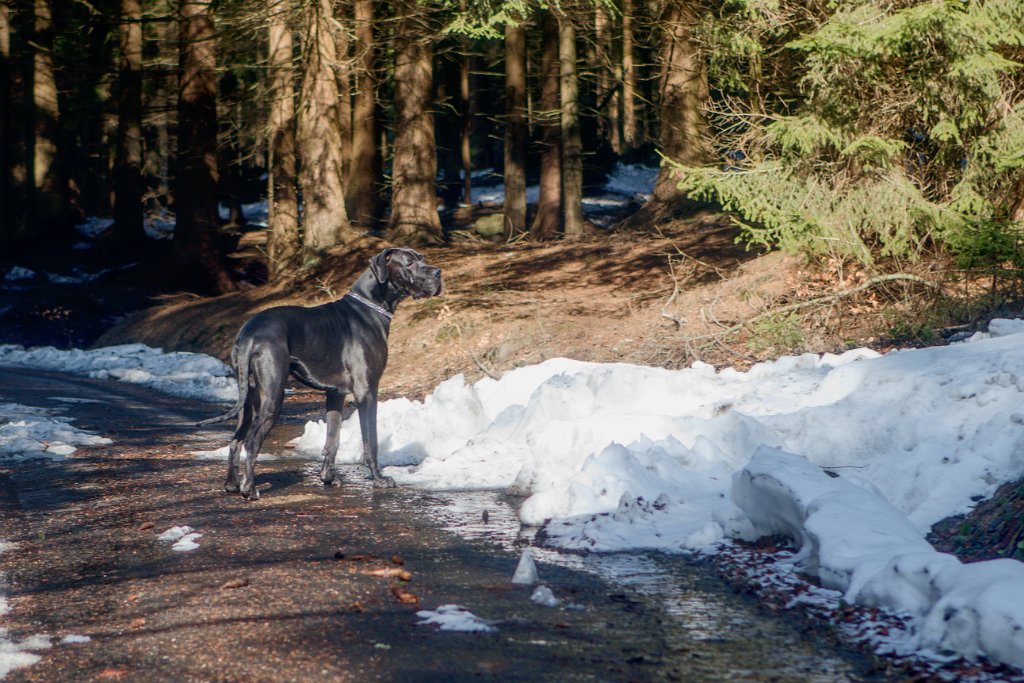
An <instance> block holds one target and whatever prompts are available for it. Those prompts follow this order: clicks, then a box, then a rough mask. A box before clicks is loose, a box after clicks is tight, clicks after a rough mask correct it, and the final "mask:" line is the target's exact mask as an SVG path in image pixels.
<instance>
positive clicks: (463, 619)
mask: <svg viewBox="0 0 1024 683" xmlns="http://www.w3.org/2000/svg"><path fill="white" fill-rule="evenodd" d="M416 616H417V617H419V618H420V621H419V622H418V623H417V625H418V626H429V625H435V626H437V627H438V628H440V629H441V630H442V631H465V632H471V633H490V632H492V631H496V630H497V629H496V628H494V626H492V625H491V623H490V622H488V621H485V620H483V619H481V618H480V617H478V616H476V615H475V614H473V613H472V612H470V611H469V610H467V609H466V608H465V607H462V606H460V605H441V606H440V607H438V608H437V609H436V610H433V611H431V610H420V611H419V612H416Z"/></svg>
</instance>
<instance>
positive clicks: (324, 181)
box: [296, 0, 359, 253]
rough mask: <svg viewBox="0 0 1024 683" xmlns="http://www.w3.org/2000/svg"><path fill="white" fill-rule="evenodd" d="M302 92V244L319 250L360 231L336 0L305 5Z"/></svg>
mask: <svg viewBox="0 0 1024 683" xmlns="http://www.w3.org/2000/svg"><path fill="white" fill-rule="evenodd" d="M305 15H306V16H305V29H304V35H303V42H302V59H303V75H302V93H301V95H300V96H299V110H298V122H297V125H298V129H297V132H296V147H297V152H298V157H299V185H300V187H301V188H302V246H303V249H304V250H306V251H307V252H310V253H318V252H322V251H323V250H325V249H327V248H329V247H333V246H335V245H337V244H343V243H346V242H350V241H352V240H353V239H355V238H356V237H357V236H358V234H359V233H358V232H357V231H356V230H355V229H354V228H353V227H352V225H351V224H350V223H349V220H348V214H347V212H346V210H345V185H344V181H343V179H342V175H341V174H342V155H341V153H342V150H341V130H340V121H339V115H338V79H337V76H336V75H335V72H334V65H335V63H336V62H337V54H336V52H335V50H336V47H337V43H336V42H335V31H334V25H333V18H332V14H331V2H330V0H315V2H313V3H312V4H310V5H308V6H307V7H306V8H305Z"/></svg>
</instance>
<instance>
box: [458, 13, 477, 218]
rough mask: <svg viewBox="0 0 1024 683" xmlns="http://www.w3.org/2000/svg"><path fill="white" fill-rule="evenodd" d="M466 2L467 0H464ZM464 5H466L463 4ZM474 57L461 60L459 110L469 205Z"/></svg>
mask: <svg viewBox="0 0 1024 683" xmlns="http://www.w3.org/2000/svg"><path fill="white" fill-rule="evenodd" d="M463 2H465V0H463ZM463 7H465V6H464V5H463ZM463 46H464V52H466V53H468V52H469V41H468V40H465V41H464V42H463ZM472 59H473V58H472V57H470V56H469V54H464V55H463V56H462V59H461V60H460V61H459V111H460V113H461V115H462V130H461V133H460V137H459V156H460V158H461V161H462V202H463V204H466V205H467V206H471V205H472V204H473V176H472V174H473V150H472V145H471V142H472V137H473V119H474V118H475V117H476V111H475V107H474V103H475V102H476V100H475V99H474V97H473V90H472V89H471V88H470V80H471V78H472V74H471V71H472V68H471V63H472Z"/></svg>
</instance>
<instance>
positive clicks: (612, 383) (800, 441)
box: [297, 320, 1024, 665]
mask: <svg viewBox="0 0 1024 683" xmlns="http://www.w3.org/2000/svg"><path fill="white" fill-rule="evenodd" d="M1022 331H1024V323H1022V322H1021V321H1005V320H1004V321H993V323H992V325H991V328H990V332H989V333H987V334H977V335H975V336H974V337H972V338H971V339H970V340H968V341H966V342H962V343H957V344H953V345H950V346H946V347H936V348H928V349H920V350H907V351H899V352H893V353H889V354H887V355H885V356H880V355H879V354H877V353H875V352H873V351H869V350H865V349H858V350H854V351H849V352H846V353H844V354H841V355H833V354H825V355H822V356H817V355H812V354H805V355H801V356H791V357H785V358H780V359H778V360H776V361H772V362H767V363H761V364H759V365H757V366H755V367H753V368H751V369H750V370H749V371H747V372H739V371H735V370H732V369H726V370H722V371H720V372H716V371H715V370H714V368H712V367H711V366H709V365H705V364H702V363H695V364H694V365H693V367H691V368H688V369H685V370H680V371H671V370H663V369H657V368H647V367H637V366H630V365H622V364H593V363H582V362H578V361H571V360H565V359H555V360H550V361H547V362H545V363H542V364H540V365H536V366H531V367H525V368H520V369H517V370H513V371H510V372H508V373H506V374H505V376H504V377H502V378H501V379H500V380H497V381H495V380H491V379H484V380H481V381H480V382H477V383H476V384H475V385H467V384H466V383H465V382H464V379H463V378H462V377H461V376H457V377H453V378H452V379H450V380H448V381H446V382H444V383H442V384H441V385H440V386H438V387H437V389H436V390H435V391H434V392H433V393H432V394H431V395H430V396H428V397H427V398H426V399H425V400H424V401H423V402H422V403H420V402H415V401H408V400H404V399H399V400H395V401H388V402H386V403H384V404H382V405H381V408H380V418H379V432H380V437H381V461H382V464H385V465H390V466H391V467H390V469H389V470H388V474H389V475H391V476H393V477H394V478H395V479H396V481H398V482H399V483H400V484H405V485H414V486H419V487H426V488H443V489H453V488H464V489H465V488H495V487H498V488H500V487H504V488H507V489H509V490H510V491H512V492H514V493H519V494H522V495H525V496H528V498H527V500H526V502H525V503H524V504H523V506H522V509H521V513H520V515H521V518H522V520H523V521H524V522H525V523H528V524H542V523H545V522H548V525H547V530H546V531H547V534H548V538H549V539H550V540H551V541H552V542H554V543H557V544H560V545H562V546H564V547H568V548H578V549H589V550H622V549H628V548H658V549H663V550H669V551H672V550H675V551H678V550H681V549H685V548H701V547H708V546H709V545H712V544H714V543H715V542H717V541H719V540H721V539H725V538H747V539H751V538H754V537H757V536H760V535H762V534H765V533H774V532H783V533H786V534H788V535H789V536H791V537H793V538H794V539H795V540H797V541H798V542H799V543H800V544H801V548H802V550H801V560H802V562H803V565H804V567H805V569H806V570H807V571H810V572H813V573H816V574H817V575H818V576H820V577H821V579H822V581H823V582H824V583H825V584H826V585H828V586H830V587H833V588H836V589H838V590H842V591H843V592H845V593H846V596H847V598H848V599H850V600H856V601H858V602H861V603H867V604H879V605H889V606H892V607H895V608H898V609H902V610H906V611H908V612H910V613H913V614H915V615H917V617H918V620H917V621H916V622H915V623H916V624H917V625H918V628H917V637H919V639H920V645H921V647H922V648H933V649H934V650H936V651H952V652H957V653H961V654H963V655H966V656H968V657H974V656H977V655H980V654H983V653H984V654H987V655H989V656H991V657H994V658H996V659H1000V660H1002V661H1006V662H1011V663H1015V664H1020V665H1024V565H1021V564H1020V563H1017V562H1014V561H1001V562H989V563H981V564H977V565H972V566H969V567H966V566H962V565H961V564H960V563H959V562H958V561H957V560H956V559H955V558H952V557H950V556H946V555H941V554H939V553H936V552H934V551H933V550H932V548H931V546H930V545H929V544H928V543H927V542H926V541H925V540H924V534H925V533H926V532H927V530H928V529H929V528H930V526H931V525H932V524H934V523H935V522H937V521H939V520H940V519H942V518H944V517H946V516H948V515H951V514H957V513H961V512H965V511H967V510H969V509H970V507H971V505H972V501H971V499H972V497H975V496H988V495H991V494H992V493H993V492H994V491H995V489H996V488H997V487H998V486H999V484H1001V483H1003V482H1005V481H1009V480H1013V479H1016V478H1018V477H1021V476H1024V335H1022V334H1021V332H1022ZM323 430H324V427H323V424H322V423H319V424H318V423H310V424H308V425H307V428H306V433H305V434H304V435H303V437H302V438H301V439H300V440H299V441H298V444H297V445H298V448H299V449H300V450H305V451H306V452H308V453H310V454H316V453H319V451H320V449H321V448H322V447H323V442H324V434H323ZM359 452H360V437H359V428H358V422H357V418H356V417H355V416H353V417H352V418H351V419H349V420H348V421H346V422H345V423H344V425H343V432H342V450H341V453H340V454H339V460H340V461H348V462H358V461H359V459H360V456H359ZM825 471H828V472H829V473H831V474H832V475H837V477H832V476H828V475H827V474H825ZM734 481H735V484H734ZM552 520H553V521H552Z"/></svg>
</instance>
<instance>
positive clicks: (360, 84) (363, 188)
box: [346, 0, 382, 230]
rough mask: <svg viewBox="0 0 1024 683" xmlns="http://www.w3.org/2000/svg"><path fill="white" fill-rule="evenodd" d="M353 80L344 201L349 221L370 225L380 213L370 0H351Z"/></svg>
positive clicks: (374, 59)
mask: <svg viewBox="0 0 1024 683" xmlns="http://www.w3.org/2000/svg"><path fill="white" fill-rule="evenodd" d="M352 8H353V23H354V28H355V58H356V68H355V84H356V89H355V93H354V94H353V97H352V165H351V176H350V178H349V179H348V192H347V194H346V205H347V207H348V214H349V216H350V217H351V219H352V221H353V222H354V223H355V224H356V225H358V226H360V227H361V228H364V229H367V230H368V229H372V228H374V227H375V226H376V224H377V221H378V220H380V217H381V205H382V204H381V200H380V182H381V174H382V171H381V158H380V152H379V150H378V147H377V142H378V139H377V138H378V132H377V116H378V108H377V85H376V82H375V78H374V70H375V69H376V61H377V48H376V45H375V43H374V35H373V23H374V18H373V0H353V3H352Z"/></svg>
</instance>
